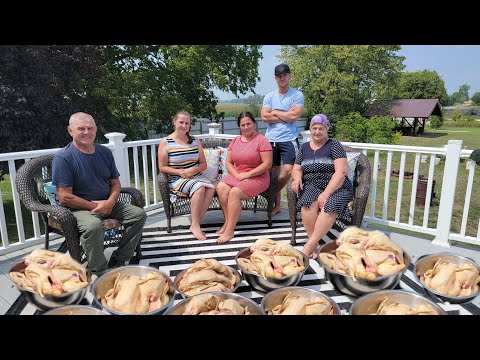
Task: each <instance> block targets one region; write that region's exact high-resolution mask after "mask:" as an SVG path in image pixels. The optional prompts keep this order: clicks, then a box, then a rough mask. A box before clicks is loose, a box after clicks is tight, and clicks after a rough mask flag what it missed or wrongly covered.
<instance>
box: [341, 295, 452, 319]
mask: <svg viewBox="0 0 480 360" xmlns="http://www.w3.org/2000/svg"><path fill="white" fill-rule="evenodd" d="M387 297H388V298H389V299H390V300H392V301H395V302H399V303H402V304H405V305H408V306H410V307H412V308H417V307H418V306H420V305H422V304H424V305H430V306H431V307H432V308H433V309H434V310H435V311H436V312H437V315H447V313H446V311H445V310H443V309H442V308H441V307H440V306H438V305H437V304H435V303H434V302H433V301H431V300H429V299H427V298H424V297H423V296H421V295H419V294H416V293H413V292H409V291H404V290H381V291H377V292H374V293H371V294H367V295H364V296H362V297H359V298H358V299H356V300H355V301H354V302H353V304H352V306H350V315H370V314H375V313H376V312H377V309H378V307H379V306H380V304H381V302H382V301H383V300H385V298H387Z"/></svg>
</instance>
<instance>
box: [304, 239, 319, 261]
mask: <svg viewBox="0 0 480 360" xmlns="http://www.w3.org/2000/svg"><path fill="white" fill-rule="evenodd" d="M319 248H320V245H318V246H316V247H315V248H314V249H313V250H311V245H310V244H308V243H306V244H305V246H304V247H303V249H302V252H303V253H304V254H305V255H307V256H308V258H309V259H312V260H315V259H316V258H317V253H318V249H319Z"/></svg>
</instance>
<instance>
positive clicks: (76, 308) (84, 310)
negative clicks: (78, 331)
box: [44, 305, 110, 315]
mask: <svg viewBox="0 0 480 360" xmlns="http://www.w3.org/2000/svg"><path fill="white" fill-rule="evenodd" d="M44 315H110V314H108V313H105V312H103V311H102V310H99V309H96V308H94V307H93V306H85V305H68V306H62V307H59V308H56V309H52V310H50V311H47V312H46V313H45V314H44Z"/></svg>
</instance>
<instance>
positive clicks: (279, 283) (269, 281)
mask: <svg viewBox="0 0 480 360" xmlns="http://www.w3.org/2000/svg"><path fill="white" fill-rule="evenodd" d="M299 253H300V254H302V256H303V263H304V265H305V269H303V271H300V272H299V273H297V274H294V275H290V276H284V277H281V278H279V279H275V278H266V279H264V278H263V277H262V276H260V275H257V274H253V273H251V272H249V271H246V270H244V269H242V268H241V266H240V265H238V259H239V258H245V257H248V256H250V255H251V254H252V251H251V250H250V248H246V249H243V250H240V251H239V252H238V254H237V255H236V256H235V261H236V262H237V265H238V268H239V269H240V271H241V272H242V274H243V276H244V278H245V280H246V281H247V282H248V284H249V285H250V286H251V287H252V288H254V289H255V290H259V291H263V292H269V291H272V290H276V289H281V288H284V287H286V286H295V285H297V284H298V283H299V282H300V280H301V279H302V277H303V274H305V271H306V270H307V268H308V267H309V266H310V265H309V260H308V257H307V256H306V255H305V254H304V253H302V252H300V251H299Z"/></svg>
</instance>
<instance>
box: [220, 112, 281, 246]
mask: <svg viewBox="0 0 480 360" xmlns="http://www.w3.org/2000/svg"><path fill="white" fill-rule="evenodd" d="M255 123H256V120H255V118H254V117H253V115H252V114H251V113H250V112H248V111H246V112H242V113H241V114H240V115H239V116H238V118H237V124H238V126H239V128H240V131H241V135H239V136H237V137H236V138H235V139H233V140H232V141H231V142H230V145H229V146H228V152H227V161H226V167H227V172H228V175H227V176H225V177H224V178H223V179H222V180H220V182H219V183H218V184H217V187H216V190H217V194H218V199H219V200H220V206H221V207H222V211H223V215H224V216H225V223H224V225H223V226H222V227H221V228H220V229H218V230H217V234H221V236H220V237H219V238H218V239H217V242H219V243H224V242H227V241H229V240H230V239H232V238H233V232H234V230H235V225H237V222H238V219H239V217H240V212H241V211H242V202H241V201H242V200H247V199H251V198H253V197H255V196H257V195H258V194H260V193H262V192H264V191H265V190H267V189H268V186H269V185H270V174H269V172H268V170H269V169H270V168H271V167H272V146H271V145H270V142H269V141H268V139H267V138H266V137H265V136H263V135H262V134H259V133H258V132H257V131H256V130H255Z"/></svg>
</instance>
